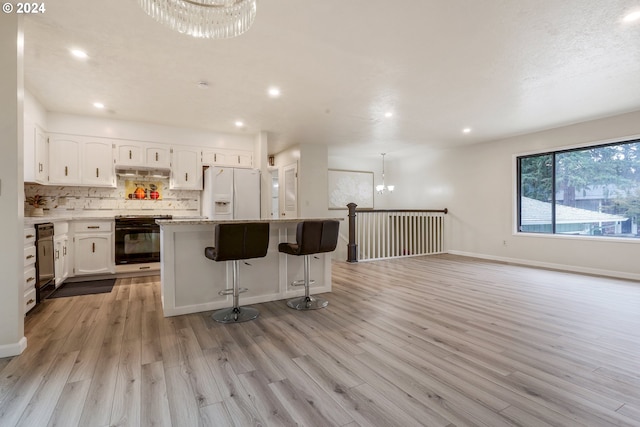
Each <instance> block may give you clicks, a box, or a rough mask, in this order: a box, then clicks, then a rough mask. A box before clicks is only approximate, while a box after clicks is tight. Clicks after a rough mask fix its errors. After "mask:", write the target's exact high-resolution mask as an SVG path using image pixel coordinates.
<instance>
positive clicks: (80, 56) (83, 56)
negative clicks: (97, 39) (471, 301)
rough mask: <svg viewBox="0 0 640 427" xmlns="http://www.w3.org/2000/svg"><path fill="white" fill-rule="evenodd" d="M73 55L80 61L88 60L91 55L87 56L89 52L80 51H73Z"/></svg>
mask: <svg viewBox="0 0 640 427" xmlns="http://www.w3.org/2000/svg"><path fill="white" fill-rule="evenodd" d="M71 55H73V56H75V57H76V58H78V59H87V58H88V57H89V55H87V52H85V51H84V50H80V49H71Z"/></svg>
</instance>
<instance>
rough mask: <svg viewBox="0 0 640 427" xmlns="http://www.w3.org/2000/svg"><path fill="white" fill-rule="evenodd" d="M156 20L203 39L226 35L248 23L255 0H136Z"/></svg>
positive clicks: (250, 21)
mask: <svg viewBox="0 0 640 427" xmlns="http://www.w3.org/2000/svg"><path fill="white" fill-rule="evenodd" d="M138 2H139V3H140V6H141V7H142V9H143V10H144V11H145V12H146V13H147V14H148V15H149V16H151V17H152V18H153V19H155V20H156V21H158V22H160V23H162V24H164V25H166V26H168V27H169V28H171V29H172V30H175V31H178V32H179V33H183V34H188V35H190V36H193V37H198V38H205V39H228V38H231V37H236V36H239V35H240V34H242V33H244V32H245V31H247V30H248V29H249V27H251V24H253V20H254V19H255V17H256V0H138Z"/></svg>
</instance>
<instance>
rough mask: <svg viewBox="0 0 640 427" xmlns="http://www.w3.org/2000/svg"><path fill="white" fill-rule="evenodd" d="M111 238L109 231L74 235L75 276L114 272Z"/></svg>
mask: <svg viewBox="0 0 640 427" xmlns="http://www.w3.org/2000/svg"><path fill="white" fill-rule="evenodd" d="M112 252H113V238H112V234H111V233H93V234H90V233H86V234H85V233H82V234H76V237H75V251H74V254H75V257H74V258H75V260H74V261H75V269H74V273H75V275H76V276H79V275H84V274H99V273H114V272H115V265H114V261H113V256H112Z"/></svg>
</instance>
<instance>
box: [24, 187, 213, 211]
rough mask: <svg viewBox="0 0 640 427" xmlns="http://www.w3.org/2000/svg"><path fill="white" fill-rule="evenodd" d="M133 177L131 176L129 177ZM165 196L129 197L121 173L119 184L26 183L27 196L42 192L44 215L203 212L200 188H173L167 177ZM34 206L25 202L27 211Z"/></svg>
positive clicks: (163, 194)
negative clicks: (153, 198) (112, 186)
mask: <svg viewBox="0 0 640 427" xmlns="http://www.w3.org/2000/svg"><path fill="white" fill-rule="evenodd" d="M129 179H131V178H129ZM148 181H149V182H150V181H153V182H156V181H158V178H153V179H151V178H146V177H140V178H136V182H141V183H144V182H148ZM165 181H166V183H165V184H164V189H163V193H162V200H137V199H127V198H126V196H125V192H126V188H125V179H124V178H120V177H118V182H117V187H116V188H102V187H70V186H69V187H67V186H52V185H38V184H26V183H25V185H24V193H25V199H26V198H27V197H30V196H35V195H36V194H39V195H41V196H43V197H44V198H45V199H46V201H47V204H46V206H44V215H45V216H111V215H127V214H130V215H150V214H158V215H160V214H163V215H176V216H198V215H200V195H201V192H200V191H192V190H170V189H169V180H168V179H166V180H165ZM30 211H31V207H30V206H29V205H28V204H27V203H25V215H26V216H29V215H30Z"/></svg>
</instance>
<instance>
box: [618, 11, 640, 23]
mask: <svg viewBox="0 0 640 427" xmlns="http://www.w3.org/2000/svg"><path fill="white" fill-rule="evenodd" d="M638 19H640V10H638V11H635V12H631V13H630V14H628V15H626V16H625V17H624V18H623V19H622V20H623V21H624V22H633V21H637V20H638Z"/></svg>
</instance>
